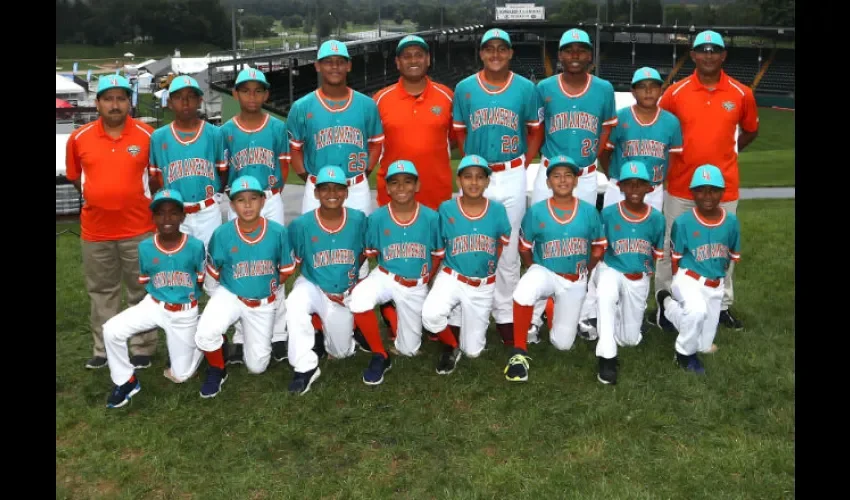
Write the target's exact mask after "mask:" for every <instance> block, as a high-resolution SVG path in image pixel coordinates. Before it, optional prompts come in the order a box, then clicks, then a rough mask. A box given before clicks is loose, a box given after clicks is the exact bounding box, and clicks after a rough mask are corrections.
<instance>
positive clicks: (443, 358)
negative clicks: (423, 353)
mask: <svg viewBox="0 0 850 500" xmlns="http://www.w3.org/2000/svg"><path fill="white" fill-rule="evenodd" d="M461 356H462V354H461V350H460V348H458V347H454V348H453V347H451V346H445V349H444V350H443V353H442V354H440V360H439V361H438V362H437V374H438V375H448V374H450V373H451V372H453V371H455V367H456V366H457V362H458V361H460V358H461Z"/></svg>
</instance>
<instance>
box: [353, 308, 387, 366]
mask: <svg viewBox="0 0 850 500" xmlns="http://www.w3.org/2000/svg"><path fill="white" fill-rule="evenodd" d="M354 324H355V325H357V328H359V329H360V332H361V333H363V336H364V337H366V342H368V343H369V350H370V351H372V352H373V353H377V354H383V355H384V357H385V358H386V357H387V351H385V350H384V343H383V342H382V341H381V333H380V331H379V330H378V317H377V316H375V313H374V312H372V311H366V312H362V313H357V314H355V315H354Z"/></svg>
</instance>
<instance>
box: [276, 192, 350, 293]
mask: <svg viewBox="0 0 850 500" xmlns="http://www.w3.org/2000/svg"><path fill="white" fill-rule="evenodd" d="M343 213H344V215H343V222H342V226H340V227H339V228H338V229H336V230H333V231H332V230H330V229H327V228H326V227H325V226H323V225H322V221H321V220H320V219H319V213H318V209H316V210H312V211H310V212H307V213H306V214H304V215H301V216H300V217H298V218H297V219H295V220H294V221H292V224H290V225H289V227H288V228H287V232H288V233H289V241H290V245H291V246H292V252H293V253H294V255H295V262H296V263H300V264H301V276H304V278H306V279H307V281H309V282H310V283H312V284H314V285H316V286H317V287H319V288H321V289H322V290H323V291H325V292H327V293H343V292H345V291H346V290H348V289H349V288H351V287H353V286H354V285H356V284H357V273H358V270H359V269H360V264H361V263H362V260H361V255H362V254H363V252H364V251H365V240H366V214H364V213H363V212H361V211H360V210H356V209H353V208H343Z"/></svg>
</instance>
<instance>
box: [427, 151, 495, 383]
mask: <svg viewBox="0 0 850 500" xmlns="http://www.w3.org/2000/svg"><path fill="white" fill-rule="evenodd" d="M490 174H491V170H490V167H489V166H488V165H487V161H486V160H485V159H484V158H482V157H480V156H477V155H468V156H466V157H464V158H463V159H462V160H461V162H460V164H459V165H458V168H457V181H458V186H459V187H460V190H461V196H459V197H457V198H455V199H452V200H447V201H444V202H443V203H442V204H440V210H439V212H438V213H439V214H440V235H441V236H442V246H443V247H444V248H445V249H446V257H445V260H444V262H443V267H442V271H443V272H439V273H437V276H436V277H435V279H434V284H433V285H432V287H431V291H430V292H429V293H428V297H427V298H426V299H425V303H424V304H423V305H422V325H423V326H424V327H425V329H426V330H428V331H430V332H432V333H434V334H437V335H439V338H440V340H441V341H442V343H443V345H444V349H443V352H442V354H441V355H440V359H439V361H438V363H437V373H438V374H440V375H448V374H450V373H451V372H452V371H454V369H455V366H457V362H458V360H459V359H460V357H461V353H462V352H463V353H466V355H467V356H469V357H471V358H476V357H478V355H479V354H481V351H482V350H483V349H484V345H485V343H486V334H487V327H488V326H489V324H490V312H491V309H492V307H493V294H494V292H495V283H496V266H497V262H498V260H499V256H500V255H501V253H502V249H503V248H504V247H505V246H506V245H508V243H509V242H510V234H511V223H510V221H509V220H508V214H507V211H506V210H505V207H504V206H503V205H502V204H501V203H499V202H496V201H492V200H489V199H487V197H485V196H484V192H485V190H486V189H487V185H488V183H489V176H490ZM458 306H459V309H460V310H459V313H460V318H461V321H460V323H461V325H460V326H461V328H460V338H455V335H454V333H453V332H452V331H451V329H449V328H448V326H449V319H450V315H451V313H452V311H454V310H455V309H456V308H457V307H458Z"/></svg>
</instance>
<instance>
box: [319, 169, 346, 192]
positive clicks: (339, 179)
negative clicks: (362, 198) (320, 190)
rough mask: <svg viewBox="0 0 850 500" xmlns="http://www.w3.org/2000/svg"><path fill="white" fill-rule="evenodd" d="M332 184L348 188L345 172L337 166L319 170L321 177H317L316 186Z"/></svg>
mask: <svg viewBox="0 0 850 500" xmlns="http://www.w3.org/2000/svg"><path fill="white" fill-rule="evenodd" d="M326 182H330V183H331V184H339V185H340V186H346V187H347V186H348V183H347V182H346V179H345V172H343V171H342V169H341V168H339V167H337V166H336V165H327V166H324V167H322V168H321V169H319V175H317V176H316V185H317V186H318V185H319V184H324V183H326Z"/></svg>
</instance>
